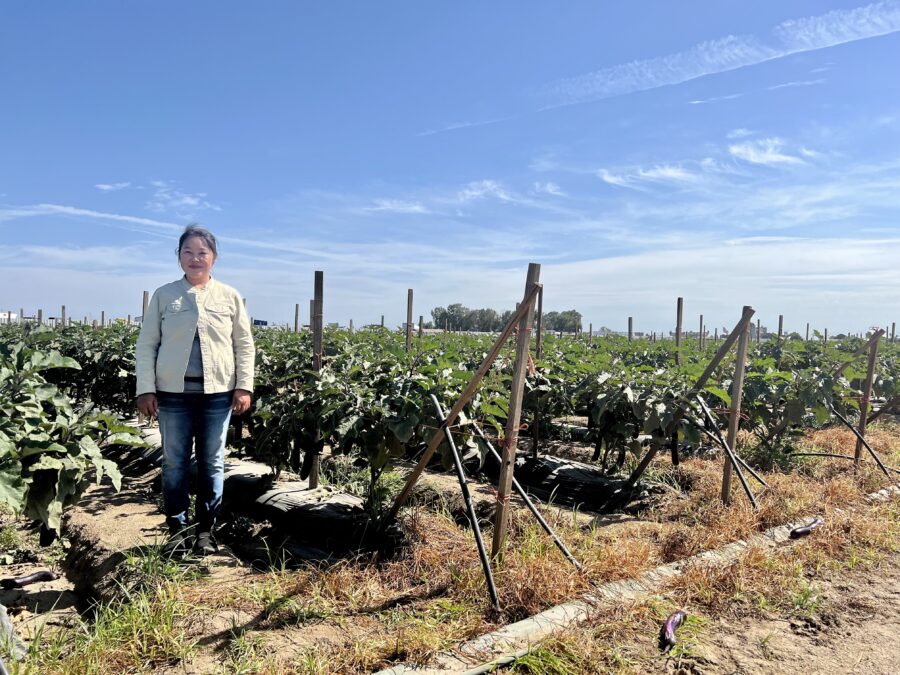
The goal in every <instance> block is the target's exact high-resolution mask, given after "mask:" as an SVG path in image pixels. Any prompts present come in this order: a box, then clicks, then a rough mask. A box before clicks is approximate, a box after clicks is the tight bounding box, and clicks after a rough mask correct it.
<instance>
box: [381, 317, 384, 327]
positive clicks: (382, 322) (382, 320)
mask: <svg viewBox="0 0 900 675" xmlns="http://www.w3.org/2000/svg"><path fill="white" fill-rule="evenodd" d="M381 327H382V328H384V314H382V315H381Z"/></svg>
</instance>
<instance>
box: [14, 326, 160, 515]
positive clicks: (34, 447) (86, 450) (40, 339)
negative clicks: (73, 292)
mask: <svg viewBox="0 0 900 675" xmlns="http://www.w3.org/2000/svg"><path fill="white" fill-rule="evenodd" d="M20 337H21V340H19V341H16V342H0V502H4V503H6V504H8V505H9V506H10V507H11V508H12V509H13V510H14V511H15V512H17V513H22V512H24V513H25V514H26V515H28V516H29V517H31V518H34V519H35V520H39V521H41V522H42V523H44V524H45V525H46V526H47V527H48V528H50V529H53V530H57V531H58V530H59V526H60V517H61V515H62V511H63V509H64V508H65V507H66V506H68V505H70V504H74V503H75V502H76V501H77V500H78V498H79V497H80V496H81V494H82V493H83V492H84V490H85V489H86V488H87V486H88V485H89V483H90V478H91V476H94V477H95V480H96V481H97V482H98V483H99V482H100V481H102V479H103V477H104V475H107V476H109V478H110V480H111V481H112V482H113V484H114V485H115V486H116V489H118V488H119V485H120V481H121V476H120V474H119V471H118V469H117V467H116V465H115V463H114V462H112V461H110V460H107V459H105V458H104V457H103V456H102V454H101V452H100V447H99V445H98V442H100V441H105V442H107V443H124V444H141V443H142V441H141V440H140V438H139V437H138V436H136V435H135V434H136V433H137V432H136V431H134V430H133V429H131V428H129V427H127V426H124V425H122V424H120V423H119V421H118V419H117V418H116V417H115V416H114V415H111V414H108V413H98V412H95V411H93V409H92V406H85V407H83V408H81V409H78V410H76V408H75V407H74V406H73V403H72V400H71V399H70V398H69V397H68V396H67V395H66V394H64V393H63V392H62V391H61V390H60V389H59V387H57V386H56V385H54V384H51V383H50V382H49V381H48V380H47V378H46V377H45V373H47V372H48V371H53V370H56V369H70V370H78V368H79V365H78V363H77V362H76V361H75V360H74V359H71V358H69V357H66V356H63V355H62V354H60V353H59V352H58V351H56V350H54V349H46V345H47V344H48V343H51V342H52V341H53V339H54V337H55V335H54V333H53V332H52V331H50V330H49V329H37V330H28V331H23V332H22V333H21V334H20Z"/></svg>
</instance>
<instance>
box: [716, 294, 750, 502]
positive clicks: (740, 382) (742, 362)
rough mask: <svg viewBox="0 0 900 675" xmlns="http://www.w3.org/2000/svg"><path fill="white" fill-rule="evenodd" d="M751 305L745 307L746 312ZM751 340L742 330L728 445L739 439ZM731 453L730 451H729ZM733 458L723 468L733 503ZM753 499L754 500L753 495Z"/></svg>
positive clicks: (725, 494) (726, 498) (727, 498)
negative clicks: (742, 400) (745, 371)
mask: <svg viewBox="0 0 900 675" xmlns="http://www.w3.org/2000/svg"><path fill="white" fill-rule="evenodd" d="M748 309H751V308H750V307H744V312H746V311H747V310H748ZM749 341H750V330H749V327H745V328H744V330H743V331H741V336H740V339H739V340H738V348H737V358H736V359H735V364H734V379H733V380H732V383H731V410H730V413H731V417H730V418H729V419H728V446H729V447H730V448H734V447H735V442H736V441H737V432H738V424H739V423H740V420H741V398H742V395H743V389H744V368H745V366H746V363H747V343H748V342H749ZM729 454H730V453H729ZM731 468H732V467H731V459H730V458H729V459H726V461H725V466H724V468H723V469H722V502H723V503H724V504H730V503H731ZM751 501H753V499H752V497H751Z"/></svg>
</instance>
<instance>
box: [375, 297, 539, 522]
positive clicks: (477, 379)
mask: <svg viewBox="0 0 900 675" xmlns="http://www.w3.org/2000/svg"><path fill="white" fill-rule="evenodd" d="M539 290H540V285H538V286H536V287H534V288H532V289H531V293H530V294H529V295H528V297H526V298H525V303H524V304H523V305H522V306H521V307H520V308H519V309H517V310H516V312H515V313H514V314H513V315H512V316H511V317H510V319H509V322H508V323H507V324H506V328H504V329H503V332H501V333H500V336H499V337H498V338H497V340H496V342H494V346H493V347H491V351H490V352H489V353H488V355H487V356H486V357H484V361H482V362H481V365H480V366H478V370H476V371H475V374H474V375H473V376H472V379H471V380H469V384H467V385H466V388H465V389H464V390H463V393H462V394H460V397H459V399H458V400H457V401H456V403H455V404H453V408H451V409H450V412H449V413H448V414H447V419H446V421H445V422H444V424H445V425H446V426H448V427H449V426H452V425H453V424H454V423H455V422H456V419H457V418H458V417H459V413H460V412H462V409H463V408H464V407H465V406H466V404H467V403H468V402H469V401H470V400H471V398H472V396H474V395H475V390H476V389H478V385H479V384H481V380H483V379H484V376H485V375H486V374H487V371H488V370H490V368H491V365H492V364H493V363H494V360H495V359H496V358H497V355H498V354H499V353H500V350H501V349H503V345H505V344H506V341H507V340H508V339H509V336H510V335H512V332H513V330H515V328H516V326H517V325H518V324H519V320H520V319H521V318H522V317H523V316H524V315H525V310H526V308H527V307H528V303H531V302H533V301H534V300H535V298H536V297H537V295H538V291H539ZM443 433H444V432H443V430H441V429H438V430H437V431H435V433H434V434H433V435H432V437H431V441H430V442H429V444H428V447H427V448H426V449H425V452H424V453H422V456H421V457H420V458H419V462H418V464H416V466H415V468H414V469H413V470H412V473H410V474H409V478H407V479H406V485H405V486H404V487H403V490H402V491H401V492H400V494H399V495H397V498H396V499H395V500H394V504H393V506H391V510H390V511H389V512H388V520H393V519H394V518H396V517H397V513H398V512H399V511H400V507H401V506H403V503H404V502H405V501H406V500H407V499H408V498H409V495H410V493H411V492H412V489H413V488H414V487H415V485H416V483H417V482H418V480H419V476H421V475H422V472H423V471H424V470H425V467H426V466H427V465H428V462H429V461H431V457H432V455H434V451H435V450H437V448H438V446H439V445H440V444H441V438H442V437H443Z"/></svg>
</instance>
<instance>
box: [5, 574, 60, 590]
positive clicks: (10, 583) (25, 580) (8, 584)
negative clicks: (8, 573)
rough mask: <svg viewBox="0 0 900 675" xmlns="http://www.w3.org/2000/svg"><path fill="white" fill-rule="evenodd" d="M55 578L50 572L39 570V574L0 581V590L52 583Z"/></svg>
mask: <svg viewBox="0 0 900 675" xmlns="http://www.w3.org/2000/svg"><path fill="white" fill-rule="evenodd" d="M57 578H58V577H57V576H56V575H55V574H54V573H53V572H51V571H50V570H41V571H40V572H34V573H33V574H28V575H26V576H24V577H16V578H15V579H10V578H6V579H0V588H5V589H9V588H24V587H25V586H27V585H28V584H35V583H37V582H38V581H53V580H54V579H57Z"/></svg>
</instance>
